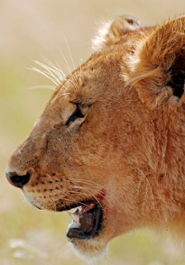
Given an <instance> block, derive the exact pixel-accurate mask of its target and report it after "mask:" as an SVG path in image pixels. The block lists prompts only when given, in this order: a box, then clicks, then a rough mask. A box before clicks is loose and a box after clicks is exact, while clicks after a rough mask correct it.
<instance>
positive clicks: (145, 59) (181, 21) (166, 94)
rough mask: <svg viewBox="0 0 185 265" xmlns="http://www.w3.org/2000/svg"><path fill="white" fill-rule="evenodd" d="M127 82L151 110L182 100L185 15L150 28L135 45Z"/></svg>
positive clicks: (184, 61)
mask: <svg viewBox="0 0 185 265" xmlns="http://www.w3.org/2000/svg"><path fill="white" fill-rule="evenodd" d="M150 32H151V33H150ZM129 83H130V85H134V86H135V88H136V90H137V91H138V94H139V96H140V98H141V100H142V102H143V103H146V104H147V105H148V106H149V107H152V108H154V107H156V106H159V105H160V106H162V105H171V106H172V105H173V106H175V105H177V104H178V102H182V101H184V100H185V95H184V86H185V16H180V17H177V18H175V19H172V20H168V21H167V22H165V23H163V24H162V25H159V26H157V27H153V28H151V31H149V35H148V36H147V35H146V36H145V37H144V38H143V40H141V44H140V45H139V46H138V53H137V62H136V64H135V66H134V67H133V71H132V72H131V74H130V80H129ZM180 99H181V100H180Z"/></svg>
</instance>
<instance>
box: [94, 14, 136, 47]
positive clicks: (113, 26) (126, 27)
mask: <svg viewBox="0 0 185 265" xmlns="http://www.w3.org/2000/svg"><path fill="white" fill-rule="evenodd" d="M139 28H141V23H140V21H138V20H136V19H135V18H133V17H130V16H120V17H117V18H115V19H113V20H110V21H108V22H104V23H102V26H101V27H100V28H99V30H98V33H97V35H96V36H95V38H94V39H93V41H92V43H93V49H94V50H95V51H100V50H102V49H103V48H104V47H108V46H110V45H112V44H114V43H116V42H118V41H119V40H120V38H121V37H122V36H123V35H124V34H126V33H128V32H129V31H133V30H136V29H139Z"/></svg>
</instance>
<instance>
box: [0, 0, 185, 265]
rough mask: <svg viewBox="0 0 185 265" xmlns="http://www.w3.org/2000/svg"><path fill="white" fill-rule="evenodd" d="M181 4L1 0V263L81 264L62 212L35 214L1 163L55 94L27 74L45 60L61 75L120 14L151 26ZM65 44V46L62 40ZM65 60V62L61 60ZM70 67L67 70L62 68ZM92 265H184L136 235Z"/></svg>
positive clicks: (150, 237)
mask: <svg viewBox="0 0 185 265" xmlns="http://www.w3.org/2000/svg"><path fill="white" fill-rule="evenodd" d="M184 10H185V1H184V0H176V1H172V0H168V1H161V0H132V1H128V0H127V1H126V0H122V1H121V0H120V1H119V0H114V1H109V0H107V1H106V0H101V1H100V0H78V1H77V0H76V1H75V0H73V1H72V0H66V1H64V0H26V1H25V0H0V68H1V71H0V75H1V77H0V108H1V109H0V176H1V185H0V264H1V265H25V264H27V265H29V264H30V265H42V264H44V265H58V264H64V265H65V264H77V265H78V264H86V262H85V261H82V260H80V259H79V258H77V257H76V256H75V254H73V251H72V250H71V248H70V246H69V245H68V243H67V240H66V237H65V231H66V228H67V226H68V223H69V217H68V216H67V214H65V213H53V212H47V211H38V210H37V209H35V208H34V207H32V206H30V205H28V204H27V203H26V202H25V201H24V198H23V195H22V194H21V192H20V191H19V190H17V189H15V188H13V187H11V186H10V185H9V184H8V183H7V181H6V179H5V175H4V171H5V167H6V162H7V160H8V158H9V156H10V155H11V153H12V152H13V151H14V149H15V148H16V147H17V146H18V145H19V144H20V143H21V142H22V141H23V140H24V139H25V138H26V137H27V135H28V134H29V132H30V131H31V128H32V126H33V124H34V122H35V121H36V119H37V118H38V117H39V116H40V115H41V113H42V110H43V109H44V106H45V105H46V103H47V101H48V99H49V98H50V96H51V94H52V90H50V89H47V88H45V89H43V88H42V87H39V88H37V89H33V88H34V87H35V86H42V85H44V86H45V87H47V86H50V85H53V84H52V83H51V81H50V80H47V79H46V78H44V77H43V76H41V75H39V74H38V73H36V72H33V71H30V70H28V68H29V67H31V66H34V62H33V60H38V61H42V60H43V59H42V55H43V56H45V57H47V58H48V59H49V60H51V61H52V62H54V63H56V64H57V63H58V64H59V65H60V66H61V68H62V69H63V71H64V72H65V73H68V72H69V69H68V68H69V67H70V69H71V70H73V68H74V66H73V62H72V60H71V58H70V57H71V56H70V53H69V50H68V46H69V47H70V50H71V54H72V57H73V61H74V65H75V67H77V66H78V65H79V63H80V62H81V61H85V60H86V59H87V58H88V56H89V55H90V54H91V52H92V50H91V38H92V36H93V35H94V34H95V31H96V30H95V29H96V27H97V24H98V21H101V20H102V19H108V18H113V17H115V16H117V15H120V14H129V15H133V16H135V17H138V18H139V19H140V20H141V21H142V22H143V23H144V24H146V25H154V24H156V23H159V22H161V21H163V20H165V19H167V18H169V17H173V16H175V15H177V14H182V12H183V11H184ZM66 40H67V41H66ZM64 57H65V59H64ZM66 61H67V62H68V64H69V67H68V66H67V64H66ZM97 264H108V265H109V264H115V265H118V264H123V265H182V264H185V249H184V247H183V246H182V245H181V244H180V243H178V244H176V243H172V240H171V239H170V238H168V236H166V235H159V234H158V233H156V232H155V233H154V232H152V231H148V230H142V231H135V232H132V233H129V234H127V235H124V236H122V237H120V238H117V239H115V240H113V241H112V242H111V244H110V245H109V249H108V255H107V257H106V258H104V259H102V260H100V261H99V262H97Z"/></svg>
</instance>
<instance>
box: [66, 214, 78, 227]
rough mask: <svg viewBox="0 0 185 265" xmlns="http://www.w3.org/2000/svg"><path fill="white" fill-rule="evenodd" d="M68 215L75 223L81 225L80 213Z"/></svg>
mask: <svg viewBox="0 0 185 265" xmlns="http://www.w3.org/2000/svg"><path fill="white" fill-rule="evenodd" d="M68 214H69V216H70V217H71V219H72V220H73V221H75V222H76V223H77V224H79V225H80V220H79V219H80V217H79V214H78V213H76V212H74V213H70V212H68Z"/></svg>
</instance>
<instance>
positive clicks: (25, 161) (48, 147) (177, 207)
mask: <svg viewBox="0 0 185 265" xmlns="http://www.w3.org/2000/svg"><path fill="white" fill-rule="evenodd" d="M93 46H94V49H95V52H94V53H93V54H92V55H91V57H90V58H89V59H88V60H87V61H86V62H85V63H83V64H82V65H80V67H78V68H77V69H76V70H75V71H74V72H73V73H71V74H70V75H68V76H66V77H65V78H64V79H63V80H62V81H61V82H60V83H58V86H57V88H56V90H55V92H54V94H53V96H52V98H51V100H50V101H49V103H48V104H47V106H46V108H45V110H44V112H43V114H42V115H41V117H40V118H39V120H38V121H37V122H36V124H35V126H34V128H33V130H32V132H31V133H30V135H29V137H28V138H27V139H26V140H25V141H24V142H23V143H22V144H21V145H20V146H19V147H18V148H17V150H16V151H15V152H14V153H13V154H12V156H11V157H10V160H9V162H8V165H7V169H6V176H7V179H8V181H9V182H10V183H11V184H12V185H14V186H15V187H17V188H20V189H21V190H22V191H23V193H24V195H25V198H26V199H27V201H28V202H29V203H31V204H32V205H34V206H35V207H37V208H38V209H46V210H51V211H57V212H63V211H70V212H69V215H70V216H71V223H70V224H69V226H68V228H67V234H66V235H67V239H68V240H69V241H70V242H71V243H72V245H73V246H74V248H75V249H76V250H77V251H78V253H81V255H82V256H86V257H87V256H88V257H91V258H92V259H93V258H96V257H97V256H100V255H101V253H103V252H106V246H107V244H108V243H109V242H110V240H112V239H113V238H115V237H117V236H119V235H122V234H124V233H127V232H128V231H131V230H134V229H139V228H143V227H148V228H157V229H163V228H165V229H168V228H170V229H172V230H173V229H174V230H175V231H176V232H177V234H179V235H180V236H181V237H184V234H185V214H184V212H185V211H184V208H185V163H184V161H185V151H184V150H185V93H184V88H185V86H184V84H185V16H179V17H176V18H174V19H171V20H168V21H166V22H164V23H162V24H161V25H158V26H153V27H144V26H142V24H141V23H140V22H139V21H138V20H136V19H135V18H132V17H127V16H120V17H118V18H116V19H113V20H110V21H108V22H106V23H105V24H104V25H102V28H100V30H99V32H98V34H97V37H96V38H95V39H94V41H93ZM46 61H47V60H46ZM38 65H39V66H43V68H44V69H43V72H44V75H47V74H46V72H47V65H44V64H43V63H40V64H39V63H38ZM52 67H53V68H52ZM40 71H41V70H39V72H40ZM54 71H55V76H56V75H57V73H58V75H59V73H60V71H59V70H56V67H55V66H54V65H53V64H50V65H49V66H48V75H50V74H51V73H53V72H54ZM60 79H61V78H60V77H59V78H57V82H58V80H60Z"/></svg>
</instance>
